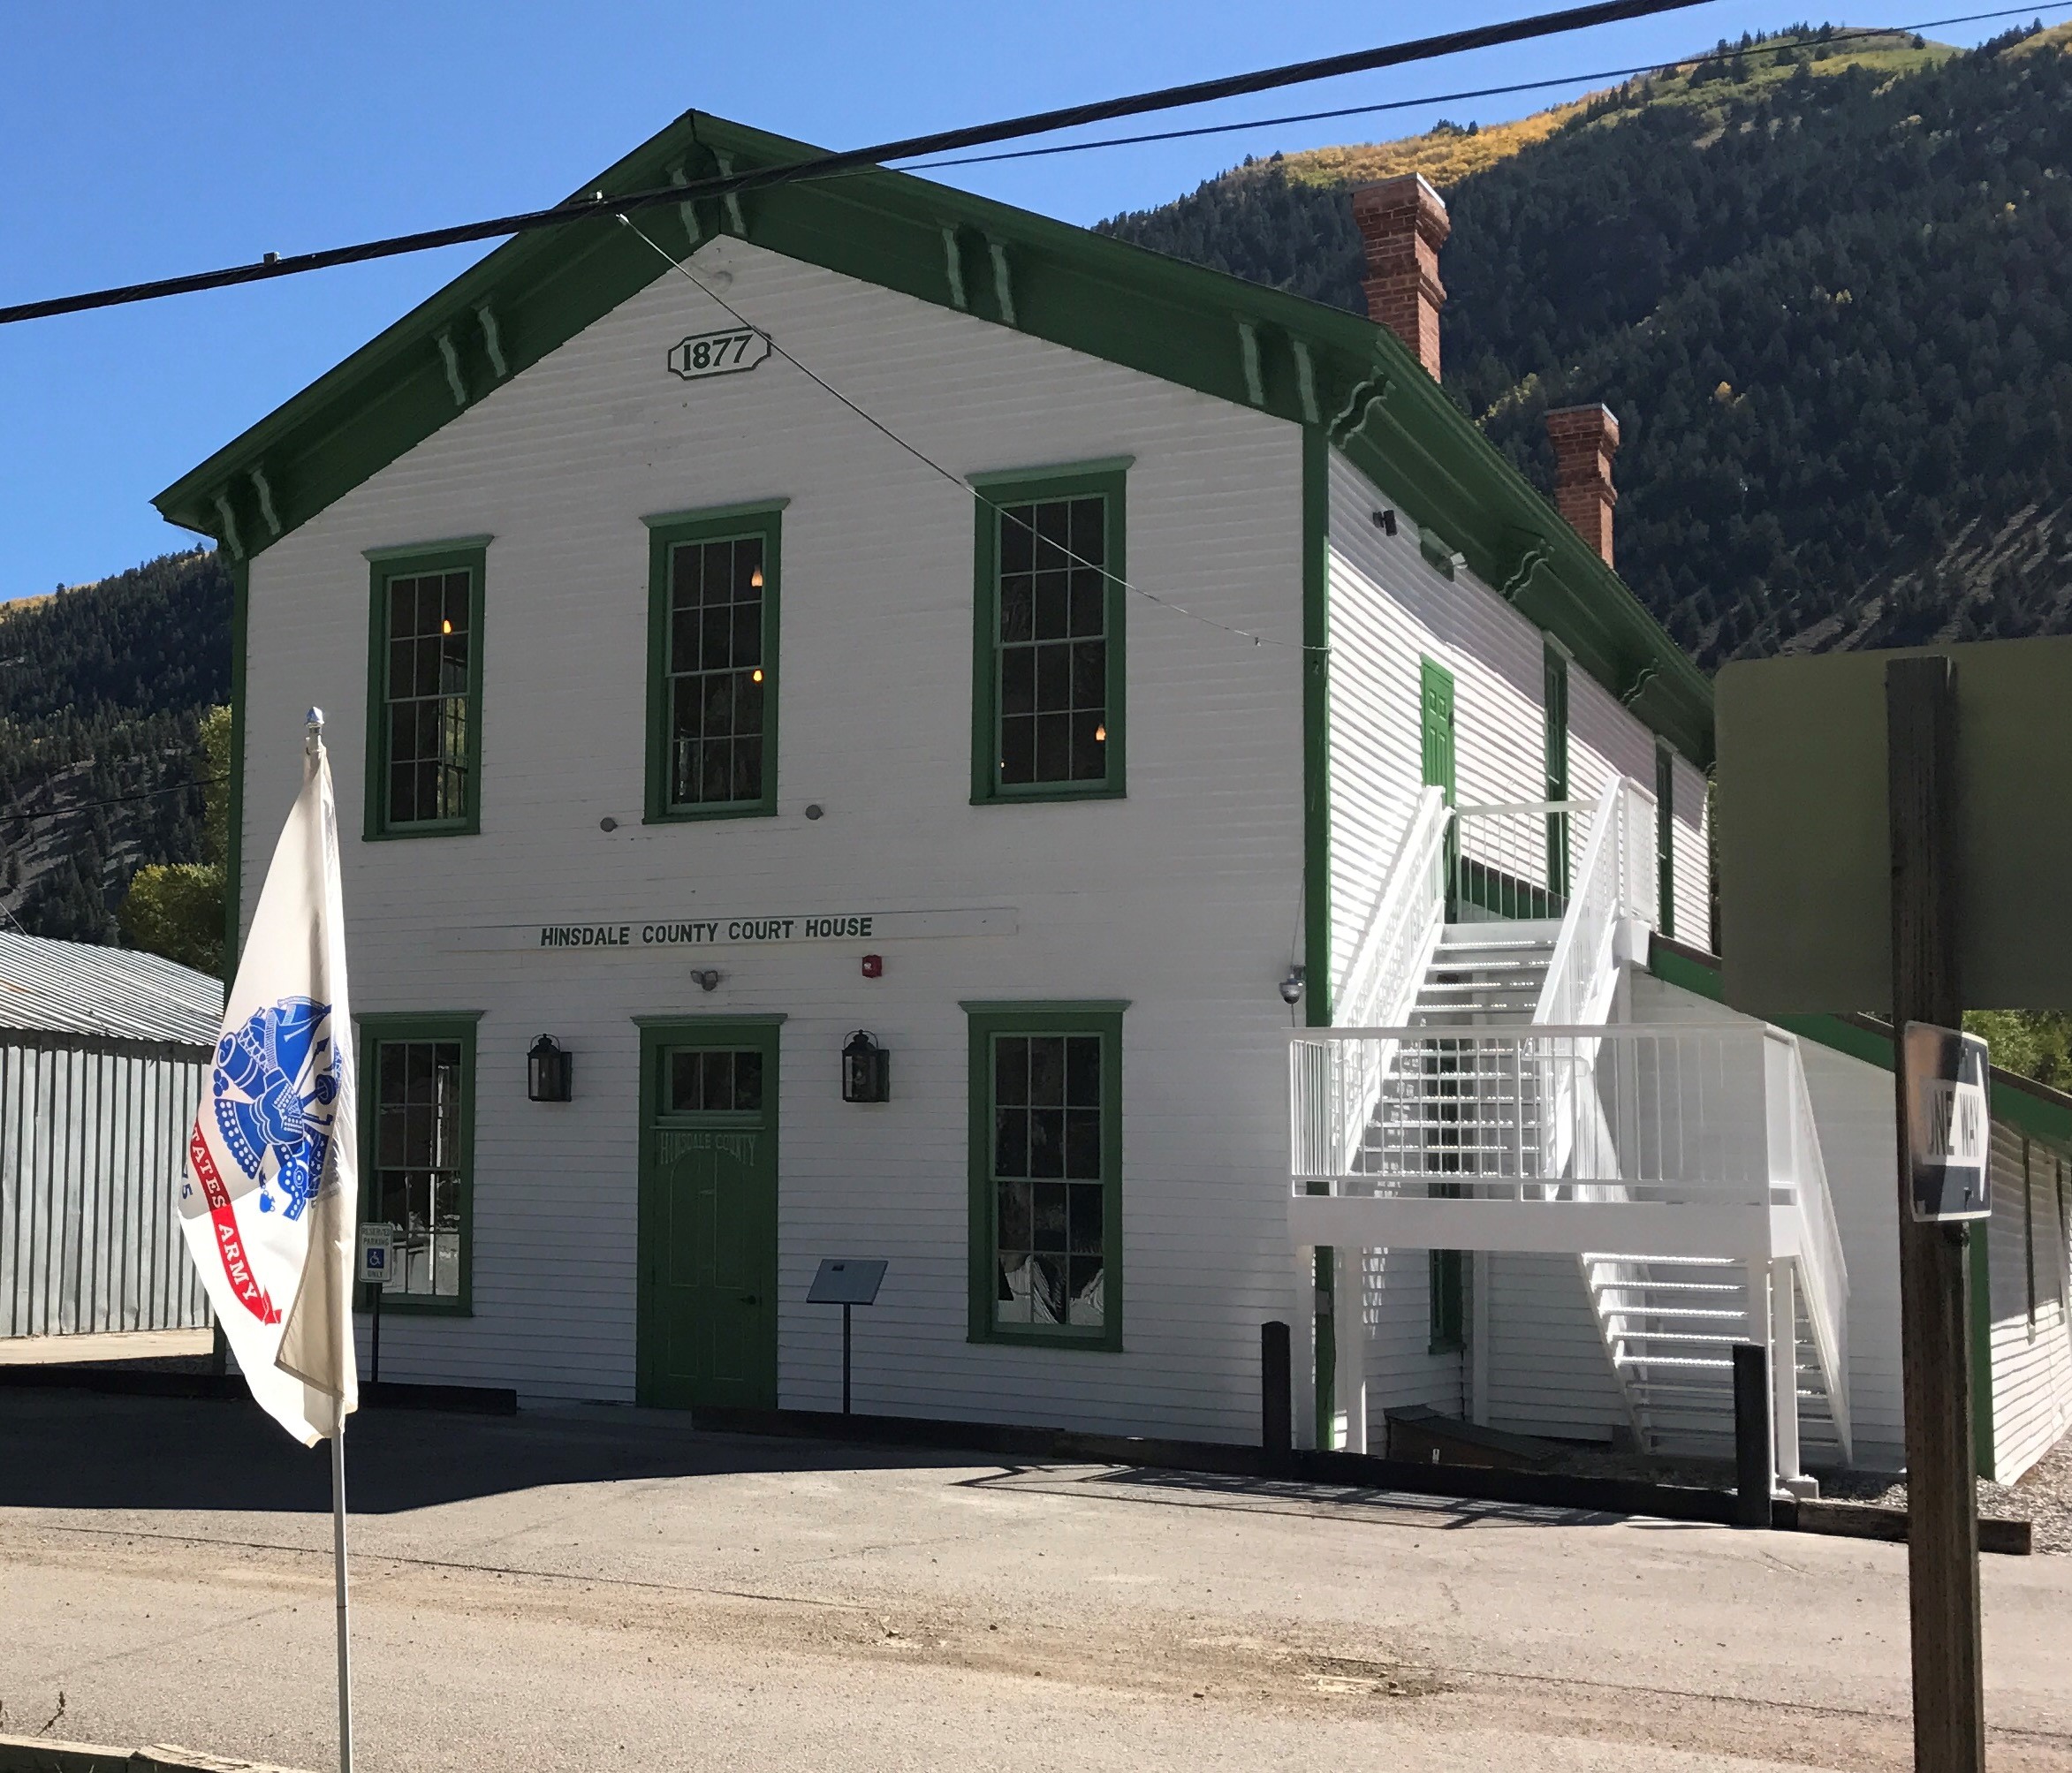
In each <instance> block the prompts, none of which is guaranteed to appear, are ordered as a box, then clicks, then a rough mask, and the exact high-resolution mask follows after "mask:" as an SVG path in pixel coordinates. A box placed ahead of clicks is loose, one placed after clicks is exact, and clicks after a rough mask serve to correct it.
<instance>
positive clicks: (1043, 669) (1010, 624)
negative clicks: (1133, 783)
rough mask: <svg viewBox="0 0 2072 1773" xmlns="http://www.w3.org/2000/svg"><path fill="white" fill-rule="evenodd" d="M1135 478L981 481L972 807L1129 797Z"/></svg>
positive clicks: (1107, 464)
mask: <svg viewBox="0 0 2072 1773" xmlns="http://www.w3.org/2000/svg"><path fill="white" fill-rule="evenodd" d="M1129 466H1130V462H1129V459H1128V458H1115V459H1112V460H1107V461H1100V462H1082V463H1077V464H1074V465H1071V466H1063V467H1055V468H1044V469H1029V470H1025V471H1021V472H1015V473H1005V474H974V475H972V476H971V481H970V484H971V487H972V489H973V490H974V491H975V493H976V494H977V495H978V496H977V497H975V499H973V501H972V510H973V512H974V517H975V542H974V562H975V565H974V583H975V619H974V622H973V625H972V682H971V799H972V803H973V804H974V805H975V806H979V805H996V804H998V803H1001V802H1006V801H1017V800H1083V799H1120V798H1122V796H1123V793H1124V792H1125V781H1124V778H1125V767H1124V766H1125V738H1126V733H1127V718H1126V709H1125V706H1124V703H1125V689H1126V686H1127V669H1126V648H1127V621H1126V618H1127V607H1126V606H1127V596H1126V594H1125V592H1124V589H1123V587H1124V585H1125V584H1126V583H1127V575H1128V561H1127V529H1128V511H1127V502H1126V497H1125V482H1126V481H1127V477H1128V470H1129ZM1096 502H1098V511H1097V521H1096V520H1095V514H1094V513H1093V511H1092V508H1093V507H1094V505H1095V504H1096ZM1096 543H1097V546H1098V549H1099V557H1098V558H1097V559H1096V558H1095V557H1094V556H1093V553H1092V552H1091V551H1090V550H1091V549H1092V548H1093V547H1094V546H1095V545H1096Z"/></svg>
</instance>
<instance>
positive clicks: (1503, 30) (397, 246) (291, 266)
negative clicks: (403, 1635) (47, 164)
mask: <svg viewBox="0 0 2072 1773" xmlns="http://www.w3.org/2000/svg"><path fill="white" fill-rule="evenodd" d="M1708 4H1711V0H1597V4H1591V5H1586V6H1573V7H1569V8H1567V9H1566V10H1564V11H1558V12H1542V13H1537V14H1535V15H1534V16H1533V17H1531V18H1529V19H1507V20H1505V21H1504V22H1502V23H1499V24H1493V25H1477V26H1475V27H1472V28H1471V29H1469V30H1464V31H1448V32H1445V33H1443V34H1439V35H1438V36H1432V37H1419V38H1416V39H1415V40H1414V41H1412V42H1403V43H1385V44H1383V45H1381V46H1379V47H1378V48H1376V49H1358V50H1355V51H1353V52H1352V53H1351V54H1349V55H1343V56H1325V57H1319V58H1317V59H1316V60H1313V61H1307V62H1294V63H1291V64H1288V65H1287V66H1286V67H1279V68H1267V69H1262V70H1257V71H1255V72H1251V73H1244V74H1231V75H1226V76H1225V77H1224V78H1222V79H1220V80H1197V81H1195V82H1193V83H1192V84H1190V85H1187V86H1178V87H1160V88H1159V89H1158V90H1157V91H1155V92H1146V93H1135V94H1132V95H1128V96H1127V97H1123V98H1113V99H1103V100H1099V101H1097V102H1093V103H1090V104H1080V105H1067V106H1066V107H1064V108H1063V109H1061V110H1047V111H1037V112H1035V113H1033V114H1031V115H1029V116H1027V117H1011V118H1008V119H1006V120H1005V121H1002V122H998V123H986V124H977V125H971V126H969V127H967V128H963V129H952V130H942V131H938V132H937V133H934V134H932V135H919V136H910V137H908V138H907V139H906V140H899V141H887V142H880V143H878V144H877V146H876V147H874V148H850V149H847V150H846V151H844V152H841V153H839V154H823V155H814V156H813V157H812V158H810V159H807V160H801V161H794V162H793V163H790V164H788V165H783V166H765V167H756V168H753V169H751V170H748V171H744V172H736V173H729V174H725V175H722V176H719V177H716V178H699V179H693V180H691V181H689V182H688V183H687V184H684V185H670V186H662V187H661V188H660V189H657V190H649V191H636V192H627V193H620V194H618V195H609V194H606V193H597V194H596V195H594V196H589V197H578V198H573V199H571V200H570V201H567V202H565V203H562V204H558V205H557V206H556V207H555V208H551V209H533V210H527V211H525V212H523V213H521V214H519V215H515V216H497V217H495V218H494V219H492V220H490V221H486V222H464V223H460V224H457V225H455V226H453V227H450V228H431V229H426V230H422V231H419V232H416V233H412V234H397V235H392V236H391V237H390V238H389V239H382V240H366V241H362V242H361V243H360V244H358V245H356V246H332V247H328V248H326V249H325V250H323V251H321V252H315V253H300V254H293V255H291V256H289V257H285V258H282V257H277V256H274V255H271V254H269V256H268V257H267V258H265V259H263V260H262V261H260V262H259V263H258V264H255V265H251V264H247V265H232V266H229V267H227V268H225V269H221V270H214V271H198V272H195V273H194V274H192V275H190V276H187V277H162V278H158V279H156V280H154V281H152V282H149V283H140V284H124V285H122V286H120V287H118V288H114V289H103V290H93V291H88V292H85V293H83V294H80V295H69V296H53V297H50V298H48V299H44V300H42V301H30V302H19V303H16V304H15V305H14V306H12V307H0V325H12V324H14V323H15V322H19V321H27V320H48V319H50V318H52V317H54V316H56V315H58V314H83V313H85V312H87V311H88V310H89V309H93V308H102V307H120V306H122V305H124V304H125V303H129V302H140V301H156V300H158V299H162V298H163V297H166V296H176V295H192V294H194V293H197V292H200V291H202V290H212V289H228V288H230V287H231V286H233V285H235V284H251V283H263V282H266V281H268V280H269V279H271V278H274V277H299V276H301V275H302V274H304V273H306V272H308V271H321V270H329V269H332V268H334V267H336V266H339V265H355V264H364V263H367V262H368V261H371V260H375V259H391V258H399V257H401V256H403V255H404V254H410V253H423V252H430V251H433V250H435V249H436V248H438V247H441V246H465V245H467V244H468V243H470V242H472V241H475V240H490V239H500V238H503V237H505V236H508V235H514V234H524V233H530V232H533V231H535V230H538V229H542V228H559V227H566V226H567V225H568V224H571V223H574V222H584V221H591V220H596V219H599V218H602V217H607V216H618V215H621V214H624V213H626V212H629V211H632V210H635V209H646V208H656V207H658V206H660V205H663V204H665V203H681V202H684V201H687V200H689V199H692V198H697V197H724V196H729V195H735V194H739V193H743V192H749V191H761V190H767V189H769V188H770V187H771V186H778V185H790V184H794V183H797V182H798V181H800V180H801V179H807V178H828V177H830V176H831V175H834V174H837V173H844V172H852V171H856V170H861V169H862V168H866V167H871V166H879V165H883V164H884V163H885V162H887V161H893V160H913V159H918V158H921V157H923V156H926V155H938V154H954V153H960V152H961V151H963V150H964V149H966V148H985V147H990V145H992V144H993V143H995V142H1000V141H1012V140H1018V139H1020V138H1021V137H1024V136H1030V135H1047V134H1050V133H1054V132H1055V131H1058V130H1061V129H1077V128H1081V127H1083V126H1085V125H1090V124H1097V123H1111V122H1113V121H1114V120H1115V119H1117V118H1119V117H1142V116H1145V115H1147V114H1148V113H1150V112H1152V111H1160V110H1175V109H1178V108H1179V107H1180V106H1184V105H1196V104H1208V103H1211V102H1214V101H1216V100H1218V99H1226V98H1242V97H1244V96H1245V95H1248V94H1250V93H1261V92H1271V91H1272V90H1274V89H1275V88H1277V87H1292V86H1302V85H1305V84H1307V83H1309V82H1310V81H1313V80H1334V79H1336V78H1338V77H1339V76H1340V75H1344V74H1357V73H1370V72H1375V71H1377V70H1378V69H1382V68H1393V67H1401V66H1404V65H1405V64H1408V63H1412V62H1429V61H1436V60H1438V59H1439V58H1441V57H1446V56H1458V55H1464V54H1466V53H1467V52H1468V51H1469V50H1472V49H1495V48H1499V47H1500V46H1502V45H1504V44H1507V43H1522V42H1530V41H1532V40H1533V39H1535V38H1539V37H1552V36H1559V35H1561V34H1566V33H1568V32H1572V31H1585V30H1591V29H1594V28H1595V27H1598V26H1600V25H1615V24H1620V23H1623V22H1624V21H1626V20H1628V19H1646V18H1652V17H1653V16H1655V15H1656V14H1658V13H1662V12H1674V11H1684V10H1686V9H1688V8H1689V7H1693V6H1703V5H1708Z"/></svg>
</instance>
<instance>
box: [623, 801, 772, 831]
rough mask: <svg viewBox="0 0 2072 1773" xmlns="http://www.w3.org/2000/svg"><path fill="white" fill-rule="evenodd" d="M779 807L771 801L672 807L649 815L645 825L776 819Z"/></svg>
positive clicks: (642, 818)
mask: <svg viewBox="0 0 2072 1773" xmlns="http://www.w3.org/2000/svg"><path fill="white" fill-rule="evenodd" d="M776 817H777V807H776V805H775V803H774V802H771V801H769V800H743V801H741V802H740V803H739V804H732V803H728V804H725V805H721V806H717V807H671V808H670V809H669V810H668V811H666V812H662V813H647V814H643V815H641V823H642V824H643V825H701V824H704V823H705V822H708V821H710V820H713V819H774V818H776Z"/></svg>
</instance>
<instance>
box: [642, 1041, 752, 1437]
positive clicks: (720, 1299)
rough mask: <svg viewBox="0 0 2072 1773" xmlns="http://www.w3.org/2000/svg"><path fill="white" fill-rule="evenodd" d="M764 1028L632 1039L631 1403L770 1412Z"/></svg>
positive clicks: (680, 1407)
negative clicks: (637, 1072)
mask: <svg viewBox="0 0 2072 1773" xmlns="http://www.w3.org/2000/svg"><path fill="white" fill-rule="evenodd" d="M777 1035H778V1031H777V1027H776V1026H775V1025H774V1024H772V1023H769V1022H762V1023H751V1022H740V1021H732V1020H724V1019H717V1018H714V1019H707V1020H700V1021H687V1022H678V1023H672V1024H669V1025H666V1026H661V1027H648V1028H644V1029H643V1030H642V1031H641V1070H642V1078H641V1208H640V1213H641V1225H640V1265H641V1277H640V1330H639V1355H638V1374H637V1384H636V1395H637V1397H638V1398H639V1400H640V1401H641V1403H643V1404H658V1405H663V1406H669V1407H673V1408H679V1409H682V1408H690V1407H694V1406H697V1405H700V1404H732V1405H739V1406H748V1407H751V1408H761V1409H773V1408H775V1407H776V1405H777Z"/></svg>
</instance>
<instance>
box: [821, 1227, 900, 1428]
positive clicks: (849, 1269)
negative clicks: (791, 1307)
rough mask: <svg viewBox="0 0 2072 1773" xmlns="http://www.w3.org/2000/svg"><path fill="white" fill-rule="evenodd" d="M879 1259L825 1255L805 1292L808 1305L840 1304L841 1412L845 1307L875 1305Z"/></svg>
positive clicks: (845, 1377) (845, 1388) (845, 1409)
mask: <svg viewBox="0 0 2072 1773" xmlns="http://www.w3.org/2000/svg"><path fill="white" fill-rule="evenodd" d="M884 1277H885V1265H884V1263H883V1262H859V1261H858V1260H857V1259H856V1258H855V1257H854V1256H829V1257H827V1258H826V1259H825V1260H823V1262H821V1264H820V1268H819V1270H818V1272H817V1273H816V1274H815V1275H814V1277H813V1284H812V1286H810V1287H809V1288H808V1290H807V1292H806V1303H807V1304H808V1305H839V1306H840V1307H841V1308H842V1414H843V1415H845V1416H846V1415H847V1414H848V1413H849V1307H851V1306H856V1305H876V1304H877V1290H878V1288H879V1287H881V1286H883V1285H884Z"/></svg>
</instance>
